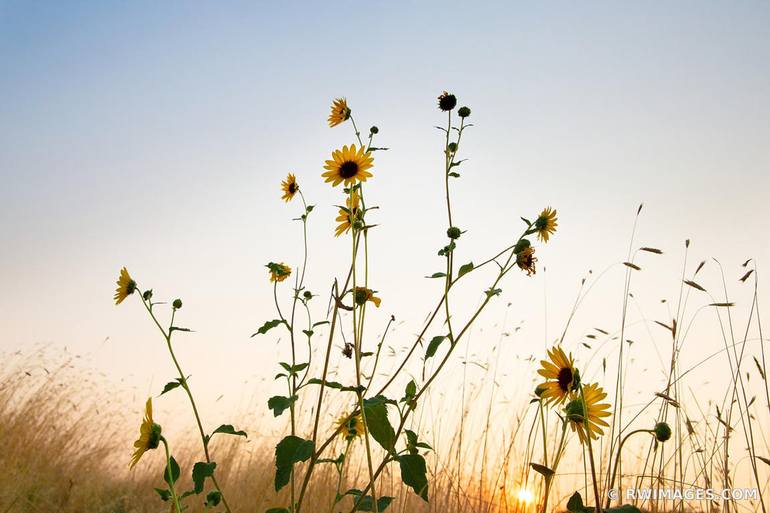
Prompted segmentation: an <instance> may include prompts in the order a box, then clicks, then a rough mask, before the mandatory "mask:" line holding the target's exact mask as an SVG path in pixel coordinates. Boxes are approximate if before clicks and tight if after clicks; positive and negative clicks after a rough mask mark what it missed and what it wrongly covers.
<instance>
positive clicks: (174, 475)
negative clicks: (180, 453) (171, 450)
mask: <svg viewBox="0 0 770 513" xmlns="http://www.w3.org/2000/svg"><path fill="white" fill-rule="evenodd" d="M169 469H170V470H171V480H170V481H169ZM179 473H180V470H179V464H178V463H177V462H176V460H175V459H174V457H173V456H171V457H170V458H169V462H168V464H167V465H166V468H165V469H163V480H164V481H165V482H166V483H168V484H169V486H171V485H173V484H174V483H176V481H177V479H179Z"/></svg>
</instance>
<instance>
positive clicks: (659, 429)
mask: <svg viewBox="0 0 770 513" xmlns="http://www.w3.org/2000/svg"><path fill="white" fill-rule="evenodd" d="M653 431H654V432H655V439H656V440H657V441H658V442H665V441H666V440H668V439H669V438H671V428H670V427H669V425H668V424H666V423H665V422H658V423H657V424H655V429H654V430H653Z"/></svg>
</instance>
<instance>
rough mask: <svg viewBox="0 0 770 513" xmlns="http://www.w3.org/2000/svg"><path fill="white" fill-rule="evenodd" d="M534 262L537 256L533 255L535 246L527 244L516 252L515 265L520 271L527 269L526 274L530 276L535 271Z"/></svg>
mask: <svg viewBox="0 0 770 513" xmlns="http://www.w3.org/2000/svg"><path fill="white" fill-rule="evenodd" d="M535 262H537V257H536V256H535V248H533V247H532V246H527V247H526V248H524V249H522V250H521V251H519V252H518V253H516V265H518V266H519V269H521V270H522V271H527V276H532V275H533V274H535V272H537V271H536V270H535Z"/></svg>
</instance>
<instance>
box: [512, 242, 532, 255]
mask: <svg viewBox="0 0 770 513" xmlns="http://www.w3.org/2000/svg"><path fill="white" fill-rule="evenodd" d="M530 245H531V244H530V242H529V241H528V240H527V239H521V240H520V241H519V242H518V244H516V246H515V247H514V248H513V252H514V253H521V252H522V251H524V250H525V249H527V248H528V247H529V246H530Z"/></svg>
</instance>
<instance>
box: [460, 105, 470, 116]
mask: <svg viewBox="0 0 770 513" xmlns="http://www.w3.org/2000/svg"><path fill="white" fill-rule="evenodd" d="M457 114H458V115H459V116H460V117H461V118H467V117H468V116H470V115H471V109H469V108H468V107H460V108H459V109H458V110H457Z"/></svg>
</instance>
